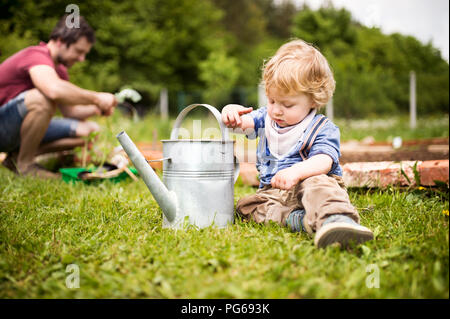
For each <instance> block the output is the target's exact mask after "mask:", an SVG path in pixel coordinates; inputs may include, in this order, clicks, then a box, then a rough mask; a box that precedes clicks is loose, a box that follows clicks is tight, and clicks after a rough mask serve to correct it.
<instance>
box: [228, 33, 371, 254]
mask: <svg viewBox="0 0 450 319" xmlns="http://www.w3.org/2000/svg"><path fill="white" fill-rule="evenodd" d="M263 82H264V84H265V89H266V95H267V99H268V105H267V107H263V108H259V109H257V110H255V111H253V109H252V108H247V107H244V106H241V105H237V104H229V105H227V106H225V107H224V108H223V110H222V120H223V122H224V123H225V124H226V125H227V126H228V127H231V128H234V129H237V130H238V131H241V132H242V131H244V132H245V133H246V134H247V137H248V138H253V139H254V138H256V137H258V136H259V143H258V148H257V163H256V166H257V169H258V171H259V177H260V186H259V189H258V190H257V192H256V194H253V195H250V196H247V197H244V198H241V199H240V200H239V201H238V203H237V206H236V210H237V212H238V213H239V214H240V215H241V216H243V217H244V218H246V219H251V220H254V221H255V222H257V223H266V222H268V221H274V222H276V223H278V224H280V225H283V226H287V227H289V228H290V229H291V230H292V231H301V230H303V231H306V232H308V233H309V234H310V235H313V234H314V233H315V239H314V243H315V245H316V246H317V247H325V246H328V245H330V244H332V243H339V244H340V245H341V246H343V247H345V246H347V245H348V244H349V243H350V242H356V243H362V242H364V241H367V240H371V239H373V233H372V231H371V230H370V229H368V228H366V227H364V226H361V225H360V224H359V221H360V218H359V214H358V212H357V210H356V209H355V207H354V206H353V205H352V204H351V203H350V200H349V197H348V194H347V191H346V189H345V186H344V183H343V180H342V177H341V176H342V169H341V167H340V165H339V157H340V150H339V148H340V141H339V140H340V133H339V128H338V127H337V126H336V125H334V124H333V123H332V122H331V121H330V120H329V119H327V118H326V117H325V116H323V115H320V114H316V111H317V110H318V109H319V108H320V107H322V106H324V105H325V104H326V103H327V102H328V101H329V99H330V98H331V97H332V95H333V92H334V89H335V81H334V78H333V73H332V72H331V70H330V67H329V65H328V62H327V60H326V59H325V57H324V56H323V55H322V54H321V53H320V52H319V51H318V50H317V49H316V48H314V47H313V46H312V45H310V44H308V43H306V42H304V41H302V40H293V41H290V42H288V43H286V44H284V45H283V46H281V47H280V48H279V49H278V51H277V52H276V54H275V56H273V57H272V58H271V59H270V60H269V61H268V62H267V63H266V64H265V66H264V72H263Z"/></svg>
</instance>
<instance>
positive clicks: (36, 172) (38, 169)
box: [19, 163, 61, 179]
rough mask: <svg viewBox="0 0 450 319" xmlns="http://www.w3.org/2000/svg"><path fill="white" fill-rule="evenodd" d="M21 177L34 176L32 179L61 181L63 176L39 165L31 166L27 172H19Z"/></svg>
mask: <svg viewBox="0 0 450 319" xmlns="http://www.w3.org/2000/svg"><path fill="white" fill-rule="evenodd" d="M19 175H21V176H32V177H38V178H42V179H59V178H61V174H59V173H53V172H50V171H48V170H46V169H45V168H43V167H42V166H40V165H38V164H35V163H33V164H31V165H29V166H28V167H27V168H26V169H25V170H23V171H21V172H19Z"/></svg>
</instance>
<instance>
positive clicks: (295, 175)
mask: <svg viewBox="0 0 450 319" xmlns="http://www.w3.org/2000/svg"><path fill="white" fill-rule="evenodd" d="M332 165H333V160H332V159H331V157H330V156H328V155H326V154H317V155H314V156H312V157H310V158H308V159H307V160H305V161H303V162H299V163H297V164H295V165H292V166H291V167H288V168H285V169H282V170H281V171H278V172H277V173H276V174H275V176H274V177H273V178H272V180H271V184H272V187H274V188H280V189H290V188H292V187H293V186H295V185H296V184H297V183H298V182H300V181H302V180H304V179H307V178H308V177H311V176H316V175H320V174H327V173H328V172H329V171H330V170H331V166H332Z"/></svg>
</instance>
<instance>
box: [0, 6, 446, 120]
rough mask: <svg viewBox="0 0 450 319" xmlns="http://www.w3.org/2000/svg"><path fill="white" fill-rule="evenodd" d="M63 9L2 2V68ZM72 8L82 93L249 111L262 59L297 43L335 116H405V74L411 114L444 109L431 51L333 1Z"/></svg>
mask: <svg viewBox="0 0 450 319" xmlns="http://www.w3.org/2000/svg"><path fill="white" fill-rule="evenodd" d="M66 5H67V3H66V2H64V1H61V0H55V1H50V0H43V1H39V2H34V1H31V0H3V1H1V2H0V34H2V36H1V37H0V61H3V60H4V59H6V58H7V57H8V56H10V55H12V54H13V53H15V52H17V51H19V50H20V49H22V48H24V47H26V46H28V45H35V44H37V43H38V42H39V40H44V41H47V39H48V35H49V34H50V31H51V30H52V28H53V27H54V25H55V24H56V22H57V20H58V19H59V18H60V17H61V16H62V15H63V14H64V13H65V8H66ZM77 5H78V6H79V8H80V12H81V14H82V15H84V16H85V17H86V19H87V20H88V21H89V23H90V24H91V25H92V26H93V27H94V29H95V30H96V35H97V43H96V44H95V46H94V47H93V49H92V51H91V53H89V56H88V59H87V60H86V61H85V62H84V63H81V64H77V65H75V66H74V67H73V68H72V69H71V70H70V75H71V78H72V80H73V81H74V82H75V83H76V84H78V85H80V86H82V87H85V88H88V89H92V90H99V91H110V92H116V91H118V90H119V89H120V88H122V87H123V86H128V87H133V88H134V89H137V90H139V92H141V94H142V96H143V100H142V101H143V103H145V104H146V105H149V106H154V105H156V101H157V99H158V94H159V91H160V90H161V88H163V87H166V88H168V89H169V93H170V94H171V95H170V96H171V97H170V99H169V100H170V101H171V110H172V111H175V109H176V108H177V107H179V105H177V104H179V103H178V101H177V99H176V97H177V95H176V92H182V93H189V92H197V93H198V94H197V95H196V96H195V101H196V102H205V103H210V104H214V103H215V106H217V107H219V108H220V107H221V106H223V105H224V104H226V103H244V104H248V105H252V106H257V105H256V104H257V93H256V87H257V85H258V83H259V82H260V80H261V67H262V65H263V62H264V60H265V59H268V58H270V56H272V55H273V54H274V53H275V51H276V50H277V48H278V47H279V46H280V45H281V44H282V43H284V42H286V41H288V40H289V39H290V38H292V37H298V38H302V39H304V40H305V41H307V42H310V43H313V44H314V45H315V46H317V47H318V48H319V49H320V50H321V51H322V52H323V53H324V55H325V56H326V57H327V59H328V60H329V62H330V64H331V66H332V68H333V70H334V73H335V77H336V82H337V86H336V93H335V96H334V105H335V114H336V115H337V116H343V117H364V116H370V115H381V114H392V113H394V112H407V111H408V108H409V72H410V71H411V70H414V71H415V72H416V75H417V103H418V112H419V113H433V112H440V113H448V110H449V94H448V85H449V65H448V62H446V61H445V60H444V59H442V57H441V55H440V52H439V51H438V50H436V49H435V48H434V47H433V46H432V45H431V44H425V45H424V44H422V43H420V42H419V41H418V40H417V39H415V38H414V37H411V36H404V35H400V34H391V35H385V34H383V33H382V32H381V31H380V30H379V29H378V28H367V27H365V26H362V25H361V24H360V23H358V22H356V21H354V20H353V19H352V16H351V14H350V12H348V11H347V10H345V9H336V8H334V7H333V6H332V5H331V2H330V3H329V4H328V5H326V6H324V7H322V8H320V9H318V10H312V9H310V8H309V7H307V6H302V7H296V6H295V5H294V3H293V1H292V0H282V1H274V0H233V1H229V0H136V1H119V0H105V1H101V2H93V1H87V0H80V1H77ZM182 104H183V103H182ZM176 111H177V112H178V109H176Z"/></svg>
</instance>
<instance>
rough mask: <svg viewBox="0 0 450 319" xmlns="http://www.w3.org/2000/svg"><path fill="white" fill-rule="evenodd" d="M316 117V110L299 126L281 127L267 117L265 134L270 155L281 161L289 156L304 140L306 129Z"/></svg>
mask: <svg viewBox="0 0 450 319" xmlns="http://www.w3.org/2000/svg"><path fill="white" fill-rule="evenodd" d="M315 115H316V109H312V110H311V112H309V114H308V115H307V116H306V117H305V118H304V119H303V120H302V121H301V122H300V123H298V124H295V125H291V126H287V127H279V126H278V125H277V123H276V122H275V121H274V120H272V119H271V118H270V117H269V114H267V115H266V118H265V125H264V133H265V135H266V138H267V144H268V146H269V150H270V153H272V155H273V156H275V157H276V158H278V159H280V158H282V157H284V156H285V155H287V154H289V153H290V152H291V150H292V148H294V147H295V146H296V145H297V143H299V142H300V141H301V140H302V139H303V135H304V133H305V130H306V128H307V127H308V125H309V124H310V123H311V121H312V120H313V118H314V116H315Z"/></svg>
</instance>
